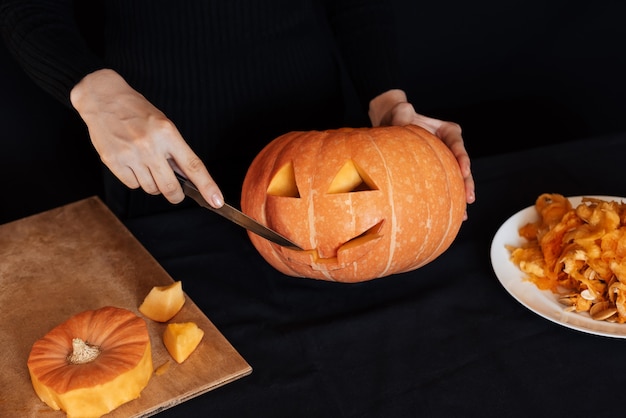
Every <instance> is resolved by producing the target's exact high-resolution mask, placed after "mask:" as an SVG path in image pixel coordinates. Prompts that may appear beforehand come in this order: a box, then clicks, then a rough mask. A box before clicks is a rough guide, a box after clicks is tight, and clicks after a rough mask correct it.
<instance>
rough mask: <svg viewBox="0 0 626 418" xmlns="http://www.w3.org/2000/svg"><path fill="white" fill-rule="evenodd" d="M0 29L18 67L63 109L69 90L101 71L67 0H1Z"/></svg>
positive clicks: (70, 3) (99, 62) (68, 104)
mask: <svg viewBox="0 0 626 418" xmlns="http://www.w3.org/2000/svg"><path fill="white" fill-rule="evenodd" d="M0 27H1V28H2V36H3V38H4V42H5V44H6V46H7V48H8V50H9V51H10V52H11V54H12V55H13V56H14V57H15V59H16V60H17V61H18V62H19V64H20V66H21V67H22V68H23V69H24V71H25V72H26V73H27V74H28V75H29V77H30V78H32V79H33V81H35V83H37V84H38V85H39V86H40V87H41V88H43V89H44V90H45V91H47V92H48V93H50V94H52V95H53V96H54V97H55V98H56V99H58V100H59V101H61V102H62V103H64V104H65V105H67V106H71V103H70V100H69V96H70V91H71V89H72V88H73V87H74V86H75V85H76V84H77V83H78V82H79V81H80V80H81V79H82V78H83V77H84V76H85V75H86V74H89V73H91V72H93V71H95V70H97V69H99V68H102V67H103V63H102V61H101V60H100V58H99V57H97V56H96V55H95V54H94V53H93V52H92V51H91V50H90V49H89V48H88V46H87V43H86V42H85V40H84V38H83V37H82V35H81V33H80V30H79V29H78V26H77V25H76V22H75V20H74V8H73V2H72V1H68V0H54V1H51V0H3V1H2V2H1V3H0Z"/></svg>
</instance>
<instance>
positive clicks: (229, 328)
mask: <svg viewBox="0 0 626 418" xmlns="http://www.w3.org/2000/svg"><path fill="white" fill-rule="evenodd" d="M502 140H503V141H505V140H506V137H505V136H503V138H502ZM625 158H626V134H624V135H616V136H611V137H602V138H592V139H589V140H585V141H580V142H570V143H565V144H559V145H556V146H550V147H545V148H538V149H533V150H529V151H524V152H518V153H512V154H503V155H498V156H493V157H486V158H481V159H476V160H474V161H473V172H474V176H475V180H476V189H477V201H476V203H475V204H474V205H472V206H470V207H469V210H468V212H469V220H467V221H466V222H465V223H464V225H463V226H462V228H461V231H460V233H459V235H458V237H457V239H456V241H455V242H454V243H453V245H452V246H451V247H450V248H449V250H448V251H447V252H446V253H444V254H443V255H442V256H440V257H439V258H438V259H437V260H435V261H433V262H432V263H431V264H429V265H427V266H425V267H423V268H421V269H418V270H415V271H413V272H410V273H404V274H399V275H394V276H390V277H386V278H381V279H377V280H372V281H369V282H364V283H358V284H340V283H331V282H324V281H317V280H311V279H301V278H293V277H288V276H285V275H282V274H280V273H278V272H277V271H275V270H274V269H273V268H272V267H271V266H269V265H268V264H267V263H266V262H265V261H264V260H263V259H262V258H261V256H260V255H259V254H258V253H257V252H256V250H255V249H254V248H253V247H252V245H251V244H250V242H249V240H248V238H247V236H246V234H245V232H244V231H243V230H242V229H241V228H239V227H237V226H234V225H231V224H229V223H228V222H226V221H225V220H223V219H222V218H220V217H219V216H216V215H215V214H213V213H211V212H209V211H206V210H205V209H201V208H193V209H187V210H186V211H185V213H183V214H181V213H177V214H176V215H173V214H162V215H157V216H152V217H148V218H143V219H134V220H130V221H127V222H126V224H127V226H128V228H129V229H130V230H131V231H132V232H133V233H134V234H135V235H136V237H137V238H138V239H139V240H140V241H141V242H142V243H143V244H144V245H145V246H146V247H147V249H148V250H149V251H150V252H151V253H152V255H153V256H154V257H155V258H156V259H157V260H158V261H159V262H160V263H161V264H162V265H163V267H164V268H165V269H166V270H167V271H168V272H169V273H170V274H171V275H172V277H173V278H174V279H176V280H182V281H183V286H184V288H185V290H186V291H187V293H188V294H189V295H190V297H191V298H192V299H193V300H194V301H195V302H196V303H197V304H198V305H199V307H200V308H201V309H202V310H203V311H204V312H205V313H206V315H207V316H208V317H209V318H210V319H211V320H212V321H213V322H214V323H215V325H216V326H217V327H218V328H219V329H220V331H221V332H222V333H223V334H224V335H225V336H226V338H228V340H229V341H230V342H231V343H232V344H233V346H234V347H235V348H236V349H237V350H238V351H239V352H240V353H241V354H242V356H243V357H244V358H245V359H246V360H247V361H248V362H249V363H250V365H251V366H252V368H253V372H252V374H251V375H249V376H246V377H244V378H242V379H240V380H237V381H235V382H232V383H230V384H228V385H225V386H223V387H220V388H217V389H215V390H213V391H211V392H208V393H206V394H204V395H202V396H199V397H197V398H194V399H191V400H189V401H187V402H184V403H182V404H180V405H177V406H175V407H173V408H171V409H169V410H166V411H163V412H162V413H160V414H159V416H163V417H170V416H171V417H180V416H193V417H195V416H203V417H204V416H215V417H218V416H219V417H439V416H442V417H473V416H480V417H501V416H506V417H522V416H523V417H528V416H563V417H565V416H567V417H579V416H580V417H582V416H598V415H600V416H623V415H624V411H625V406H624V405H623V403H622V402H621V400H620V399H621V395H620V393H621V391H622V388H623V384H624V383H625V382H626V341H625V340H623V339H619V338H609V337H603V336H597V335H591V334H587V333H584V332H581V331H577V330H572V329H570V328H566V327H563V326H561V325H559V324H555V323H553V322H550V321H547V320H545V319H543V318H542V317H540V316H539V315H537V314H535V313H534V312H532V311H530V310H528V309H526V308H525V307H524V306H522V305H521V304H520V303H518V302H517V301H516V300H515V299H514V298H513V297H512V296H511V295H509V294H508V293H507V291H506V290H505V289H504V287H503V286H502V285H501V284H500V282H499V281H498V279H497V278H496V276H495V274H494V272H493V269H492V267H491V262H490V256H489V248H490V244H491V240H492V238H493V236H494V234H495V232H496V231H497V229H498V228H499V226H500V225H501V224H502V223H503V222H504V221H505V220H506V219H508V218H509V217H510V216H511V215H513V214H514V213H516V212H517V211H518V210H520V209H522V208H524V207H527V206H530V205H532V204H533V203H534V201H535V199H536V198H537V196H538V195H539V194H541V193H543V192H550V193H561V194H564V195H585V194H587V195H592V194H593V195H611V196H626V181H625V180H624V165H625V164H624V159H625ZM625 326H626V325H625Z"/></svg>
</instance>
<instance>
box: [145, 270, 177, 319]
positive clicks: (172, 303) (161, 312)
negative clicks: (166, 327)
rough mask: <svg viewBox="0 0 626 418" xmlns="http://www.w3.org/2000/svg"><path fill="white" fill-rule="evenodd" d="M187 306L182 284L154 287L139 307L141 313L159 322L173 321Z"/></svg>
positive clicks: (175, 283)
mask: <svg viewBox="0 0 626 418" xmlns="http://www.w3.org/2000/svg"><path fill="white" fill-rule="evenodd" d="M184 304H185V293H184V292H183V284H182V282H181V281H180V280H179V281H176V282H174V283H172V284H168V285H164V286H154V287H153V288H152V289H150V292H149V293H148V294H147V295H146V297H145V299H144V300H143V302H142V303H141V305H139V312H141V313H142V314H144V315H145V316H147V317H148V318H150V319H152V320H153V321H157V322H167V321H169V320H170V319H172V318H173V317H174V316H175V315H176V314H177V313H178V311H180V310H181V309H182V308H183V305H184Z"/></svg>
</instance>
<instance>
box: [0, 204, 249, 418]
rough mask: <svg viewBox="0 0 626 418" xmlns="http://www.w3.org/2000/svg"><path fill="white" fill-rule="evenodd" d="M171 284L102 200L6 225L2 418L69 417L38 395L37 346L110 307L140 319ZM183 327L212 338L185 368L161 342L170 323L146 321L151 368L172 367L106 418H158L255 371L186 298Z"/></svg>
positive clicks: (1, 272)
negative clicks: (34, 378)
mask: <svg viewBox="0 0 626 418" xmlns="http://www.w3.org/2000/svg"><path fill="white" fill-rule="evenodd" d="M172 282H173V279H172V278H171V277H170V276H169V274H168V273H167V272H166V271H165V270H164V269H163V268H162V267H161V266H160V265H159V264H158V263H157V261H156V260H155V259H154V258H153V257H152V256H151V255H150V254H149V253H148V252H147V250H146V249H145V248H144V247H143V246H142V245H141V244H140V243H139V242H138V241H137V240H136V239H135V237H134V236H133V235H132V234H131V233H130V231H128V229H126V227H125V226H124V225H123V224H122V223H121V222H120V221H119V220H118V219H117V218H116V217H115V216H114V215H113V213H111V212H110V211H109V209H108V208H107V207H106V206H105V205H104V204H103V203H102V201H100V199H99V198H97V197H91V198H88V199H84V200H81V201H78V202H75V203H72V204H69V205H66V206H62V207H59V208H56V209H53V210H50V211H47V212H43V213H40V214H37V215H34V216H30V217H28V218H24V219H20V220H17V221H14V222H10V223H7V224H4V225H0V356H1V358H2V369H1V371H0V416H1V417H18V416H19V417H36V416H42V415H45V416H46V417H50V418H53V417H64V416H65V413H63V412H60V411H56V412H55V411H53V410H52V409H51V408H49V407H48V406H47V405H46V404H44V403H43V402H42V401H41V400H40V399H39V398H38V397H37V395H36V394H35V392H34V390H33V388H32V385H31V383H30V377H29V374H28V369H27V367H26V361H27V359H28V355H29V352H30V349H31V347H32V344H33V343H34V342H35V341H36V340H37V339H39V338H41V337H43V336H44V335H45V334H46V333H47V332H48V331H50V330H51V329H52V328H54V327H55V326H56V325H58V324H60V323H61V322H63V321H65V320H66V319H68V318H69V317H70V316H72V315H74V314H76V313H78V312H82V311H84V310H91V309H97V308H100V307H102V306H107V305H111V306H117V307H121V308H127V309H129V310H131V311H133V312H135V313H136V314H137V315H139V316H142V315H141V314H140V313H139V311H138V309H137V307H138V306H139V304H140V303H141V302H142V301H143V299H144V297H145V296H146V295H147V294H148V292H149V291H150V289H151V288H152V287H153V286H157V285H159V286H160V285H166V284H170V283H172ZM182 284H183V290H184V288H185V282H184V279H183V280H182ZM216 297H219V296H218V295H216ZM182 321H194V322H196V323H197V324H198V326H199V327H200V328H202V329H203V330H204V332H205V335H204V338H203V340H202V342H201V343H200V345H199V346H198V348H197V349H196V351H194V353H192V355H191V356H190V357H189V358H188V359H187V360H186V361H185V362H184V363H182V364H178V363H176V362H175V361H174V360H173V359H172V358H171V357H170V355H169V353H168V352H167V350H166V349H165V346H164V345H163V342H162V339H161V338H162V337H161V336H162V333H163V330H164V329H165V324H161V323H157V322H155V321H152V320H150V319H147V318H146V323H147V324H148V328H149V332H150V338H151V342H152V357H153V363H154V367H155V368H157V367H158V366H160V365H162V364H164V363H166V362H168V361H169V362H170V364H169V368H168V369H167V371H166V372H165V373H164V374H162V375H153V376H152V378H151V379H150V382H149V383H148V386H147V387H146V388H145V389H144V390H143V392H142V393H141V397H140V398H138V399H136V400H133V401H131V402H129V403H127V404H124V405H122V406H120V407H119V408H117V409H115V410H114V411H112V412H111V413H110V414H108V415H107V417H124V418H127V417H147V416H151V415H154V414H156V413H157V412H159V411H162V410H164V409H167V408H170V407H173V406H175V405H176V404H178V403H181V402H184V401H185V400H187V399H190V398H193V397H195V396H198V395H200V394H202V393H205V392H207V391H210V390H211V389H214V388H216V387H218V386H221V385H224V384H226V383H229V382H232V381H234V380H236V379H238V378H240V377H243V376H246V375H248V374H250V373H251V372H252V368H251V367H250V365H249V364H248V363H247V362H246V361H245V360H244V359H243V357H241V355H240V354H239V353H238V352H237V351H236V350H235V348H234V347H233V346H232V345H231V344H230V343H229V342H228V341H227V340H226V338H225V337H224V336H223V335H222V334H221V333H220V332H219V330H218V329H217V328H216V327H215V326H214V325H213V324H212V323H211V321H210V320H209V319H208V318H207V317H206V316H205V315H204V313H202V311H200V309H199V308H198V307H197V306H196V304H195V303H194V302H193V301H192V300H191V298H189V296H187V300H186V302H185V305H184V307H183V309H182V310H181V311H180V312H179V313H178V314H177V315H176V316H175V317H174V318H173V319H172V320H171V321H170V322H182Z"/></svg>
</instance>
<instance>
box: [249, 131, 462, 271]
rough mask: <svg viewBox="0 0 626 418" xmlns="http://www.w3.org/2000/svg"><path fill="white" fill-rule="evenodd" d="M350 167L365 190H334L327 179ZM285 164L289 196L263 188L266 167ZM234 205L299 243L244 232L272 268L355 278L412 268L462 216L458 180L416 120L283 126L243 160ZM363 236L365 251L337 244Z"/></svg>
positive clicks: (449, 159)
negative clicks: (321, 127)
mask: <svg viewBox="0 0 626 418" xmlns="http://www.w3.org/2000/svg"><path fill="white" fill-rule="evenodd" d="M350 164H351V165H352V166H354V167H355V169H358V170H361V171H362V173H360V175H361V176H362V177H363V178H364V180H365V179H367V181H366V183H367V187H366V188H365V190H362V191H361V190H359V191H357V190H355V191H354V192H347V191H346V192H341V190H340V191H339V192H336V191H334V190H333V188H331V184H336V183H333V179H334V178H335V177H336V176H337V173H339V172H340V171H342V170H343V171H345V169H346V167H348V168H349V167H351V165H350ZM289 165H291V166H292V171H293V178H294V179H295V182H296V183H297V189H298V193H297V196H296V193H292V194H291V195H289V196H284V195H283V196H280V195H273V194H270V193H268V192H267V190H268V185H269V184H270V182H271V181H272V180H273V179H274V176H275V175H276V173H278V172H279V171H280V170H281V169H283V168H284V167H287V166H289ZM354 176H357V173H354ZM354 176H353V177H354ZM346 178H347V180H346V183H347V184H352V183H353V178H349V177H346ZM339 184H341V183H339ZM294 187H295V186H294ZM276 189H277V190H289V188H288V187H286V186H283V187H276ZM329 191H330V192H329ZM241 207H242V210H243V212H244V213H246V214H247V215H249V216H251V217H253V218H255V219H256V220H258V221H260V222H261V223H263V224H264V225H267V226H269V227H270V228H272V229H274V230H276V231H277V232H279V233H280V234H282V235H284V236H286V237H287V238H289V239H291V240H292V241H294V242H295V243H296V244H298V245H299V246H300V247H301V248H304V249H305V251H299V250H293V249H289V248H284V247H280V246H278V245H275V244H272V243H270V242H269V241H267V240H265V239H263V238H261V237H259V236H257V235H255V234H253V233H249V236H250V240H251V241H252V243H253V245H254V246H255V248H256V249H257V251H258V252H259V253H260V254H261V255H262V256H263V258H265V260H266V261H267V262H268V263H269V264H271V265H272V266H273V267H274V268H276V269H277V270H279V271H281V272H282V273H284V274H287V275H290V276H295V277H309V278H314V279H321V280H331V281H341V282H359V281H365V280H370V279H374V278H380V277H384V276H388V275H391V274H395V273H402V272H406V271H411V270H414V269H417V268H419V267H421V266H424V265H425V264H427V263H429V262H431V261H433V260H434V259H436V258H437V257H438V256H439V255H441V254H442V253H443V252H444V251H445V250H447V249H448V248H449V246H450V245H451V244H452V242H453V241H454V239H455V238H456V236H457V234H458V232H459V229H460V227H461V224H462V223H463V216H464V213H465V208H466V202H465V185H464V181H463V178H462V175H461V172H460V169H459V166H458V163H457V161H456V158H455V157H454V155H453V154H452V152H451V151H450V150H449V149H448V148H447V146H446V145H445V144H444V143H443V142H442V141H441V140H440V139H439V138H438V137H436V136H435V135H433V134H431V133H430V132H428V131H426V130H425V129H423V128H421V127H418V126H414V125H408V126H404V127H399V126H390V127H377V128H342V129H337V130H328V131H308V132H289V133H287V134H284V135H282V136H280V137H278V138H276V139H275V140H274V141H272V142H270V143H269V144H268V145H267V146H266V147H265V148H264V149H263V150H261V152H260V153H259V154H258V155H257V157H256V158H255V159H254V161H253V162H252V164H251V165H250V167H249V169H248V173H247V174H246V177H245V180H244V183H243V188H242V200H241ZM367 230H369V232H367V233H366V231H367ZM364 233H365V234H366V239H363V237H361V238H359V240H361V242H362V243H363V244H364V245H366V246H367V248H365V247H364V248H359V245H358V243H356V242H354V241H352V242H351V243H350V244H348V245H346V246H344V247H342V245H343V244H345V243H347V242H349V241H350V240H352V239H354V238H355V237H358V236H359V235H361V234H364Z"/></svg>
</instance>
